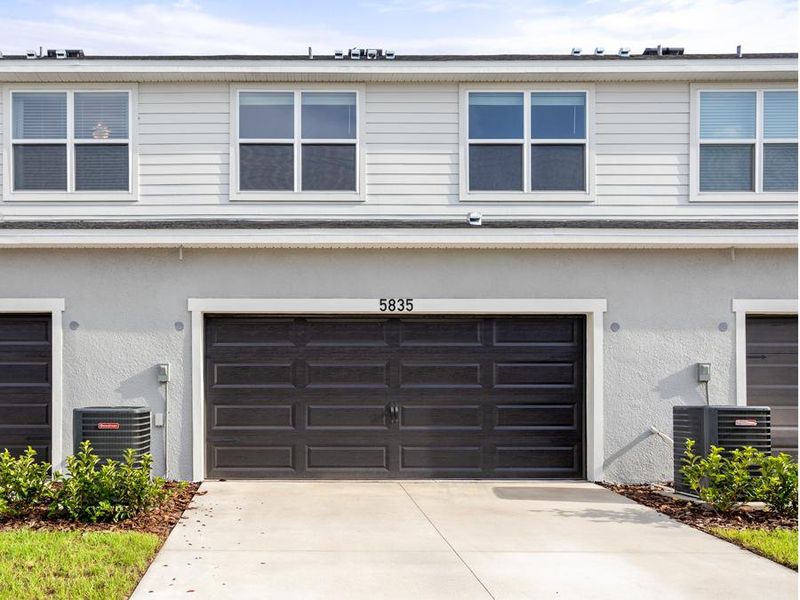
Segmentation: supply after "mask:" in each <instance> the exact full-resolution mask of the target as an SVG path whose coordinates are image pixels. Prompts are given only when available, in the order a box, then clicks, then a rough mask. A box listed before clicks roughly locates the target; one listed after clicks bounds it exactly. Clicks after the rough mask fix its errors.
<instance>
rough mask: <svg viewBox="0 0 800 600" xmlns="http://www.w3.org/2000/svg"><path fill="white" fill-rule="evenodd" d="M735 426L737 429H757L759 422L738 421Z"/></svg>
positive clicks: (751, 420)
mask: <svg viewBox="0 0 800 600" xmlns="http://www.w3.org/2000/svg"><path fill="white" fill-rule="evenodd" d="M735 424H736V426H737V427H756V426H757V425H758V421H756V420H755V419H736V421H735Z"/></svg>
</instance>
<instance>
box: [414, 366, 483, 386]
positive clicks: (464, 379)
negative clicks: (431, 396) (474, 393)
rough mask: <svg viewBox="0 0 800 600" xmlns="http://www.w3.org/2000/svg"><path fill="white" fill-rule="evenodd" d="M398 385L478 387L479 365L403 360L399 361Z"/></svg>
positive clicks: (479, 382)
mask: <svg viewBox="0 0 800 600" xmlns="http://www.w3.org/2000/svg"><path fill="white" fill-rule="evenodd" d="M400 387H402V388H425V387H427V388H431V387H433V388H469V387H475V388H478V387H481V365H480V364H478V363H457V362H450V363H436V362H428V361H425V362H420V361H404V362H401V363H400Z"/></svg>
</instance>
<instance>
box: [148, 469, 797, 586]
mask: <svg viewBox="0 0 800 600" xmlns="http://www.w3.org/2000/svg"><path fill="white" fill-rule="evenodd" d="M201 489H202V490H204V491H206V492H207V494H206V495H203V496H198V497H197V498H196V500H195V503H194V510H189V511H188V512H187V513H186V518H185V519H184V520H183V521H182V522H181V523H180V524H179V525H178V526H177V527H176V528H175V530H174V531H173V532H172V534H171V535H170V537H169V539H168V540H167V542H166V544H165V546H164V548H163V549H162V550H161V552H160V553H159V555H158V557H157V558H156V560H155V562H154V563H153V565H152V566H151V567H150V569H149V570H148V572H147V574H146V575H145V577H144V579H142V581H141V583H140V584H139V587H138V588H137V590H136V592H135V593H134V596H133V597H134V599H136V600H140V599H153V598H237V599H243V598H279V599H281V600H284V599H292V598H298V599H300V598H302V599H304V600H311V599H315V598H325V599H338V598H342V599H348V600H357V599H362V598H363V599H369V600H376V599H381V600H384V599H395V598H397V599H409V598H411V599H414V600H436V599H439V598H441V599H446V600H469V599H473V598H474V599H485V598H496V599H516V598H520V599H522V598H525V599H536V600H538V599H551V598H557V599H576V600H590V599H601V598H603V599H605V598H611V599H614V600H619V599H627V598H630V599H637V600H638V599H643V600H644V599H651V598H653V599H654V598H670V600H679V599H697V600H701V599H702V600H707V599H708V598H725V600H739V599H741V600H753V599H757V598H769V599H770V600H783V599H786V600H789V599H795V598H796V597H797V576H796V573H794V572H793V571H790V570H789V569H786V568H784V567H781V566H779V565H776V564H774V563H772V562H770V561H768V560H766V559H763V558H760V557H758V556H755V555H753V554H751V553H749V552H746V551H744V550H740V549H739V548H737V547H735V546H733V545H731V544H728V543H726V542H723V541H721V540H718V539H716V538H714V537H712V536H709V535H706V534H704V533H701V532H699V531H696V530H694V529H691V528H689V527H686V526H684V525H681V524H679V523H677V522H675V521H672V520H670V519H668V518H666V517H664V516H662V515H660V514H659V513H656V512H655V511H653V510H651V509H649V508H646V507H644V506H640V505H638V504H636V503H634V502H631V501H629V500H627V499H625V498H622V497H620V496H618V495H616V494H614V493H612V492H609V491H608V490H606V489H604V488H601V487H599V486H595V485H593V484H589V483H572V482H558V483H557V482H509V483H503V482H465V481H458V482H447V481H431V482H263V481H259V482H233V481H228V482H208V483H204V484H203V486H202V488H201Z"/></svg>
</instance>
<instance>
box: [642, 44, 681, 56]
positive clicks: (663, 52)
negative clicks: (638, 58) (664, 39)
mask: <svg viewBox="0 0 800 600" xmlns="http://www.w3.org/2000/svg"><path fill="white" fill-rule="evenodd" d="M642 55H643V56H681V55H683V48H677V47H675V48H670V47H669V46H663V47H662V46H661V44H659V45H658V46H656V47H655V48H645V49H644V52H642Z"/></svg>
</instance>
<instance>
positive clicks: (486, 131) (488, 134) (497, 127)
mask: <svg viewBox="0 0 800 600" xmlns="http://www.w3.org/2000/svg"><path fill="white" fill-rule="evenodd" d="M523 103H524V96H523V94H522V93H521V92H471V93H470V94H469V137H470V139H472V140H521V139H523V138H524V137H525V131H524V126H523V119H524V114H523V111H524V108H523Z"/></svg>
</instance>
